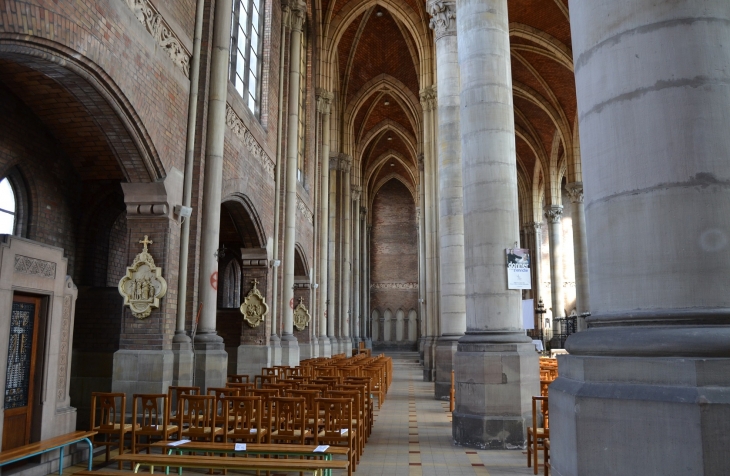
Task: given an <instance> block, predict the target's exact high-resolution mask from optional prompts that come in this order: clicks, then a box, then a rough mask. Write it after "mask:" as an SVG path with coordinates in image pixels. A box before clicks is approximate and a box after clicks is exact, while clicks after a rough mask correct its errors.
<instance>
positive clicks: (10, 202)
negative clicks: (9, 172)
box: [0, 178, 15, 235]
mask: <svg viewBox="0 0 730 476" xmlns="http://www.w3.org/2000/svg"><path fill="white" fill-rule="evenodd" d="M14 232H15V192H13V187H12V186H11V185H10V181H9V180H8V179H7V178H4V179H2V181H0V234H6V235H12V234H13V233H14Z"/></svg>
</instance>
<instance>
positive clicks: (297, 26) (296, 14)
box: [282, 0, 307, 31]
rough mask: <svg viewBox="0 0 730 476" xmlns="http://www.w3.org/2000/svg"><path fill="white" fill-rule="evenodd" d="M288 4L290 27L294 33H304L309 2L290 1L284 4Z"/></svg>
mask: <svg viewBox="0 0 730 476" xmlns="http://www.w3.org/2000/svg"><path fill="white" fill-rule="evenodd" d="M284 3H287V4H288V8H289V27H290V28H291V29H292V31H302V29H303V27H304V21H305V20H306V18H307V2H305V1H304V0H288V1H287V2H282V5H283V4H284Z"/></svg>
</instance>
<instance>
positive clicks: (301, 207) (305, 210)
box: [297, 195, 314, 224]
mask: <svg viewBox="0 0 730 476" xmlns="http://www.w3.org/2000/svg"><path fill="white" fill-rule="evenodd" d="M297 210H298V211H299V213H301V214H302V215H304V218H306V219H307V221H308V222H309V223H312V224H313V223H314V213H312V210H310V209H309V207H307V204H306V203H304V201H302V199H301V198H299V195H297Z"/></svg>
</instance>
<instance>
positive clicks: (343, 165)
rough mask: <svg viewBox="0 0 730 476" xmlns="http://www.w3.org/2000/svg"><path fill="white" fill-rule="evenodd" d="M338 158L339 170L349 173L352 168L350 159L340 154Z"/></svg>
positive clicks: (348, 156) (346, 155)
mask: <svg viewBox="0 0 730 476" xmlns="http://www.w3.org/2000/svg"><path fill="white" fill-rule="evenodd" d="M338 158H339V161H340V170H342V171H343V172H345V173H349V172H350V168H351V167H352V157H351V156H350V155H348V154H345V153H341V154H340V155H339V156H338Z"/></svg>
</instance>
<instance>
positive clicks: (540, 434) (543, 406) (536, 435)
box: [527, 397, 550, 474]
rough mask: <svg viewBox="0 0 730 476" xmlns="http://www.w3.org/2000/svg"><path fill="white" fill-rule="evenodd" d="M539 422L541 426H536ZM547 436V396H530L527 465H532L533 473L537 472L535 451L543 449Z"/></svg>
mask: <svg viewBox="0 0 730 476" xmlns="http://www.w3.org/2000/svg"><path fill="white" fill-rule="evenodd" d="M538 402H540V405H539V410H538ZM539 416H540V417H542V418H539ZM539 420H542V422H540V421H539ZM539 424H542V426H538V425H539ZM547 438H550V426H549V422H548V397H532V426H529V427H527V467H528V468H529V467H530V466H533V469H534V474H537V453H538V451H540V450H544V444H545V440H546V439H547Z"/></svg>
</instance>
